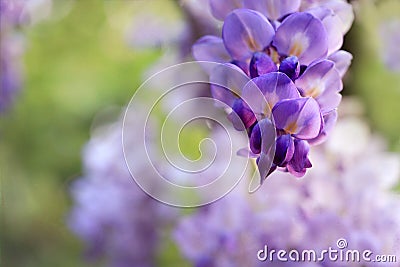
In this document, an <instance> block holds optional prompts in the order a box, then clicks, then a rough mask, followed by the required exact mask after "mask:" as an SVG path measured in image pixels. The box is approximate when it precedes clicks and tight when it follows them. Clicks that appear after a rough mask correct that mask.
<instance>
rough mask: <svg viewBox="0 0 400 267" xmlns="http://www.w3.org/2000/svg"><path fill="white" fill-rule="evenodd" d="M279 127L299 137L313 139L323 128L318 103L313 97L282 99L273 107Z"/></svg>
mask: <svg viewBox="0 0 400 267" xmlns="http://www.w3.org/2000/svg"><path fill="white" fill-rule="evenodd" d="M272 114H273V116H274V120H275V124H276V127H277V129H280V130H284V131H285V132H286V133H289V134H292V135H293V136H294V137H296V138H299V139H313V138H315V137H317V136H318V134H319V132H320V129H321V114H320V109H319V106H318V103H317V102H316V101H315V100H314V99H313V98H311V97H308V98H307V97H302V98H297V99H289V100H282V101H280V102H278V103H277V104H276V105H275V107H274V108H273V109H272Z"/></svg>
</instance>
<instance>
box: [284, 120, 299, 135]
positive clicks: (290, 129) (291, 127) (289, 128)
mask: <svg viewBox="0 0 400 267" xmlns="http://www.w3.org/2000/svg"><path fill="white" fill-rule="evenodd" d="M285 130H286V132H288V133H290V134H294V133H295V132H296V130H297V124H296V121H292V122H290V123H289V124H288V126H287V127H286V128H285Z"/></svg>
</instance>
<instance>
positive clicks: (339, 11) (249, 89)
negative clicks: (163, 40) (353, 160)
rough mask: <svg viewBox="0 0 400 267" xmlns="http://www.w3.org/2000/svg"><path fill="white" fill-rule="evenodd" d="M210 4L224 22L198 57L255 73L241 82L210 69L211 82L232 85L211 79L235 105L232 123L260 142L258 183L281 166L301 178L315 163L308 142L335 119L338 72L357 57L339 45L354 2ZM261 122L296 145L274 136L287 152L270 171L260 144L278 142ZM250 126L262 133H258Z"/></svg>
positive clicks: (214, 0) (321, 136) (219, 95)
mask: <svg viewBox="0 0 400 267" xmlns="http://www.w3.org/2000/svg"><path fill="white" fill-rule="evenodd" d="M210 6H211V11H212V12H211V13H212V14H213V15H214V16H215V17H216V18H217V19H219V20H223V21H224V24H223V27H222V38H220V37H217V36H204V37H202V38H200V39H199V40H198V41H197V42H196V43H195V44H194V45H193V48H192V50H193V56H194V57H195V59H196V60H198V61H214V62H218V63H223V64H226V66H227V67H230V68H232V69H234V68H236V67H237V71H238V72H240V73H243V75H247V76H248V77H249V79H252V80H251V81H248V80H247V81H248V82H247V84H246V85H244V84H243V81H242V80H241V79H237V78H236V77H228V78H226V77H227V76H232V75H228V74H227V73H223V72H224V71H223V70H222V71H220V70H217V69H214V70H206V71H207V72H208V73H210V80H211V82H213V83H214V84H215V82H218V83H219V85H227V86H226V88H228V89H230V88H233V90H232V91H229V90H227V89H226V88H223V87H222V86H218V85H211V93H212V95H213V97H214V98H216V99H218V100H220V101H222V102H224V103H226V104H227V105H229V106H230V107H231V108H232V112H233V113H236V114H237V115H238V116H234V115H233V114H232V113H231V114H230V115H229V118H230V119H231V121H232V123H233V125H234V127H235V128H236V129H237V130H246V131H247V132H248V135H249V137H250V143H253V144H258V146H259V148H256V149H254V148H255V147H254V146H251V147H250V148H251V150H252V153H254V154H258V157H257V163H258V166H259V170H260V173H261V175H262V177H261V178H262V180H261V181H263V180H264V179H265V178H266V176H268V175H269V174H270V173H271V172H272V171H273V170H274V169H277V168H278V169H281V170H284V171H289V172H290V173H292V174H293V175H295V176H303V175H304V174H305V171H306V169H307V168H310V167H311V162H310V160H309V159H308V156H307V155H308V151H309V145H310V144H317V143H321V142H323V141H325V139H326V137H327V136H328V134H329V132H330V130H331V129H332V128H333V125H334V124H335V122H336V116H335V114H336V108H337V107H338V105H339V103H340V100H341V95H340V91H341V90H342V89H343V84H342V81H341V78H342V77H343V75H344V74H345V72H346V71H347V68H348V67H349V65H350V62H351V59H352V56H351V54H349V53H348V52H345V51H340V50H339V49H340V47H341V46H342V43H343V34H345V33H346V32H347V31H348V28H349V27H350V25H351V23H352V20H353V13H352V8H351V5H349V4H348V3H346V2H345V1H341V0H330V1H329V0H326V1H325V0H322V1H300V0H299V1H282V0H261V1H260V0H242V1H239V0H238V1H233V0H232V1H220V0H211V1H210ZM349 24H350V25H349ZM227 58H228V59H227ZM229 58H230V59H229ZM230 68H225V70H226V72H230ZM218 75H220V76H221V77H224V78H218V77H216V76H218ZM237 76H240V75H237ZM221 81H222V83H221ZM232 85H233V87H232ZM257 91H258V92H257ZM238 118H239V119H238ZM261 120H270V121H271V122H272V123H275V126H276V136H277V137H278V138H279V137H280V136H283V135H289V136H290V138H292V139H293V140H292V141H293V142H291V144H294V148H293V147H292V146H290V147H288V146H286V145H287V143H284V144H283V146H279V142H276V144H275V150H276V151H277V152H278V153H280V154H281V155H285V157H287V158H286V159H285V160H283V161H282V160H279V159H274V164H273V165H272V168H271V170H270V171H268V170H266V168H268V167H267V166H263V163H262V162H264V161H267V159H266V158H265V156H266V155H263V153H261V148H263V149H264V150H265V152H266V153H267V152H268V151H271V149H273V148H270V147H267V144H271V143H272V146H274V144H273V142H271V140H268V139H271V138H274V135H275V134H272V135H270V136H266V135H262V134H261V132H263V131H267V132H268V131H269V129H266V128H264V129H263V127H270V126H269V125H271V123H264V124H263V125H264V126H263V127H260V126H258V124H259V123H260V121H261ZM267 125H268V126H267ZM253 129H256V130H257V131H259V132H257V133H256V134H253V133H252V131H253ZM254 138H255V139H257V140H254ZM285 140H286V139H285ZM284 149H294V151H284ZM296 150H299V151H296ZM289 152H290V153H289ZM292 152H293V153H292ZM260 153H261V154H260ZM292 157H293V158H292ZM261 159H263V160H261Z"/></svg>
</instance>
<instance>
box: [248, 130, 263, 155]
mask: <svg viewBox="0 0 400 267" xmlns="http://www.w3.org/2000/svg"><path fill="white" fill-rule="evenodd" d="M250 149H251V151H252V152H253V153H254V154H260V153H261V130H260V125H258V123H257V124H256V125H255V126H254V128H253V130H252V131H251V135H250Z"/></svg>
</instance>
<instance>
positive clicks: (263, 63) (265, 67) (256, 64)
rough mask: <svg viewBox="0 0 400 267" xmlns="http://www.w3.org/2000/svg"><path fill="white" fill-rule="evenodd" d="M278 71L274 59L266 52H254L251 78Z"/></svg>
mask: <svg viewBox="0 0 400 267" xmlns="http://www.w3.org/2000/svg"><path fill="white" fill-rule="evenodd" d="M274 71H277V67H276V64H275V63H274V61H273V60H272V59H271V58H270V57H269V56H268V55H267V54H265V53H262V52H256V53H254V55H253V57H252V59H251V61H250V76H251V78H255V77H258V76H260V75H263V74H267V73H270V72H274Z"/></svg>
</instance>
